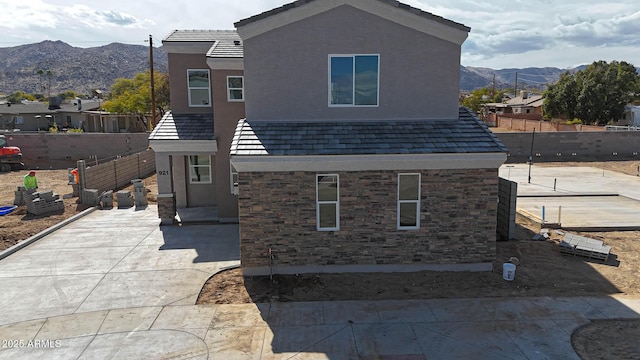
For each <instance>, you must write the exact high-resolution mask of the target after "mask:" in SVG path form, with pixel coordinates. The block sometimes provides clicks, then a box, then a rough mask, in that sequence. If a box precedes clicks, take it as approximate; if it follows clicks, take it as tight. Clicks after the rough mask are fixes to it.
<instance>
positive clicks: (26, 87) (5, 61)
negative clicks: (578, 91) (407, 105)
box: [0, 40, 580, 95]
mask: <svg viewBox="0 0 640 360" xmlns="http://www.w3.org/2000/svg"><path fill="white" fill-rule="evenodd" d="M153 62H154V71H156V72H166V71H167V69H168V60H167V54H166V53H165V52H164V50H163V49H162V47H158V48H154V49H153ZM148 69H149V47H146V46H143V45H127V44H121V43H112V44H109V45H105V46H100V47H92V48H79V47H73V46H71V45H69V44H67V43H64V42H62V41H49V40H47V41H43V42H39V43H35V44H27V45H20V46H14V47H5V48H0V94H2V93H4V94H11V93H13V92H16V91H24V92H26V93H31V94H35V93H40V94H43V95H48V94H49V93H50V94H51V95H55V94H59V93H61V92H65V91H68V90H72V91H75V92H77V93H79V94H91V92H92V90H96V89H98V90H102V91H108V90H109V89H110V88H111V85H112V84H113V83H114V81H115V80H116V79H118V78H133V76H134V75H135V74H137V73H140V72H144V71H147V70H148ZM578 69H580V68H576V69H558V68H553V67H543V68H524V69H516V68H512V69H500V70H494V69H490V68H482V67H471V66H467V67H464V66H460V89H461V90H463V91H471V90H474V89H478V88H481V87H485V86H486V87H491V86H493V85H494V84H495V87H496V88H497V89H501V88H514V86H516V76H517V88H518V89H532V88H535V89H544V87H545V85H546V84H550V83H554V82H556V81H557V80H558V77H559V76H560V74H561V73H563V72H565V71H568V70H569V71H575V70H578ZM38 70H43V74H38ZM48 71H50V74H51V75H50V76H47V72H48ZM494 76H495V79H494ZM39 90H40V91H39Z"/></svg>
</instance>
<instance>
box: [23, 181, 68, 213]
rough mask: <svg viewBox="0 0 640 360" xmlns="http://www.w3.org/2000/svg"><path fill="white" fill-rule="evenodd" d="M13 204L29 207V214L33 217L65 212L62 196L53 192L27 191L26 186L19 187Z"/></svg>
mask: <svg viewBox="0 0 640 360" xmlns="http://www.w3.org/2000/svg"><path fill="white" fill-rule="evenodd" d="M13 204H14V205H17V206H22V205H27V212H28V213H29V214H33V215H43V214H48V213H54V212H64V201H62V199H60V195H58V194H55V193H54V192H53V191H51V190H48V191H35V189H30V190H27V189H25V187H24V186H18V190H17V191H16V192H15V198H14V200H13Z"/></svg>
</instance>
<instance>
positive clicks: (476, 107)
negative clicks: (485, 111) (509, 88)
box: [462, 87, 504, 113]
mask: <svg viewBox="0 0 640 360" xmlns="http://www.w3.org/2000/svg"><path fill="white" fill-rule="evenodd" d="M491 92H492V90H491V89H490V88H487V87H483V88H481V89H477V90H474V91H473V92H472V93H471V95H469V96H467V97H466V98H464V100H462V105H463V106H466V107H468V108H469V109H471V110H473V112H474V113H477V112H478V111H480V105H482V104H486V103H491V102H501V101H502V97H503V96H504V91H497V92H496V93H495V94H494V95H493V96H491Z"/></svg>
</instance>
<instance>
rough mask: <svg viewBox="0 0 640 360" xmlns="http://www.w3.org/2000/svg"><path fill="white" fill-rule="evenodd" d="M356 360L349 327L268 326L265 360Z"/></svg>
mask: <svg viewBox="0 0 640 360" xmlns="http://www.w3.org/2000/svg"><path fill="white" fill-rule="evenodd" d="M291 358H295V359H357V351H356V345H355V341H354V339H353V333H352V331H351V327H350V326H349V325H312V326H285V327H268V328H266V332H265V336H264V347H263V348H262V357H261V359H264V360H275V359H278V360H279V359H282V360H284V359H291Z"/></svg>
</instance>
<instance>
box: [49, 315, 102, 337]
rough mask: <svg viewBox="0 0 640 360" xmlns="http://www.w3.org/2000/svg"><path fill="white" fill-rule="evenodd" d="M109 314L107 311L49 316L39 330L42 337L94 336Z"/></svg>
mask: <svg viewBox="0 0 640 360" xmlns="http://www.w3.org/2000/svg"><path fill="white" fill-rule="evenodd" d="M106 316H107V311H96V312H91V313H83V314H71V315H64V316H56V317H51V318H48V319H47V321H46V322H45V323H44V325H42V329H40V331H39V332H38V338H42V339H68V338H75V337H81V336H93V335H95V334H97V333H98V330H99V329H100V326H102V323H103V322H104V318H105V317H106Z"/></svg>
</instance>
